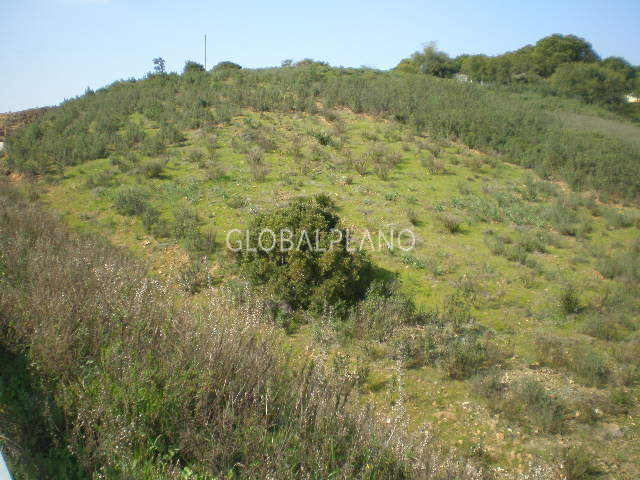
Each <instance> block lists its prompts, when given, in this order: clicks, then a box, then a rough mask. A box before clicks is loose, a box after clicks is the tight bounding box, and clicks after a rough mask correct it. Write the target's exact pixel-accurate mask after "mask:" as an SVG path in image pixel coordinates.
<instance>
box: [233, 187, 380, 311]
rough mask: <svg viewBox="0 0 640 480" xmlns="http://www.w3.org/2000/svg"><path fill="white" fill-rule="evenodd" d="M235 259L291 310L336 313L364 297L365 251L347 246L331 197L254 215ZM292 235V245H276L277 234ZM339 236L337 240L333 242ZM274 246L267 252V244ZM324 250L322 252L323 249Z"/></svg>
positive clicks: (298, 201) (368, 275) (368, 272)
mask: <svg viewBox="0 0 640 480" xmlns="http://www.w3.org/2000/svg"><path fill="white" fill-rule="evenodd" d="M267 230H268V231H271V232H273V233H274V235H275V238H273V237H272V236H271V235H264V236H263V237H262V238H261V239H260V243H262V244H263V245H264V246H265V249H261V248H258V249H257V251H256V252H251V251H249V250H247V249H246V248H245V249H243V250H241V251H240V252H239V254H238V259H239V261H240V264H241V265H242V267H243V270H244V271H245V273H246V274H247V275H248V276H249V278H250V279H251V280H252V281H254V282H256V283H258V284H263V285H265V286H266V287H267V289H268V290H269V291H270V292H271V293H273V294H274V295H276V296H277V297H279V298H281V299H283V300H285V301H287V302H288V303H289V304H290V305H291V306H292V307H293V308H298V307H311V308H312V309H315V310H321V309H323V308H324V307H325V306H330V307H332V308H335V309H337V310H339V311H344V308H345V307H347V306H349V305H352V304H354V303H355V302H356V301H358V300H360V299H361V298H363V296H364V294H365V292H366V290H367V287H368V285H369V283H370V282H371V280H372V265H371V263H370V262H369V260H368V259H367V256H366V255H365V254H364V252H359V251H358V252H350V251H348V250H347V247H348V245H347V237H346V235H347V234H346V232H345V231H343V230H341V229H340V219H339V217H338V215H337V214H336V211H335V206H334V205H333V203H332V202H331V200H330V199H329V198H328V197H326V196H323V195H320V196H316V197H313V198H298V199H295V200H293V201H292V202H291V204H289V205H288V206H286V207H283V208H279V209H276V210H274V211H270V212H266V213H261V214H258V215H257V216H255V217H254V218H253V219H252V221H251V224H250V226H249V229H248V244H249V245H246V246H250V247H252V248H256V246H258V245H259V235H261V232H263V231H267ZM283 232H291V233H292V236H291V238H292V242H293V243H292V245H293V246H292V248H291V249H289V250H286V249H282V248H281V236H280V235H281V234H282V233H283ZM339 236H341V237H342V238H341V239H340V240H339V241H337V239H338V238H339ZM272 245H273V248H272V249H271V250H270V251H266V249H267V248H268V247H269V246H272ZM323 250H326V251H323Z"/></svg>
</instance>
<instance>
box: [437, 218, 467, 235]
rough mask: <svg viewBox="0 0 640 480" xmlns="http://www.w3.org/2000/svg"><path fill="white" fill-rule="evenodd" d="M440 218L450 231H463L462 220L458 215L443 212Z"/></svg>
mask: <svg viewBox="0 0 640 480" xmlns="http://www.w3.org/2000/svg"><path fill="white" fill-rule="evenodd" d="M439 218H440V221H441V222H442V225H444V228H446V230H447V231H448V232H449V233H459V232H461V231H462V220H461V219H460V217H458V216H457V215H453V214H451V213H442V214H440V215H439Z"/></svg>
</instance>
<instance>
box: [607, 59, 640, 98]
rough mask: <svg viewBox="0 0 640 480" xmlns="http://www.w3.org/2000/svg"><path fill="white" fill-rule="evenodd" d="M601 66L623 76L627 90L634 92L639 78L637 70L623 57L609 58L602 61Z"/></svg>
mask: <svg viewBox="0 0 640 480" xmlns="http://www.w3.org/2000/svg"><path fill="white" fill-rule="evenodd" d="M601 65H602V66H603V67H605V68H608V69H609V70H613V71H614V72H618V73H619V74H621V75H622V76H623V77H624V78H625V81H626V88H627V90H628V91H633V89H634V86H635V79H636V77H637V73H636V69H635V68H633V65H631V64H630V63H629V62H627V61H626V60H625V59H624V58H621V57H607V58H605V59H604V60H602V63H601Z"/></svg>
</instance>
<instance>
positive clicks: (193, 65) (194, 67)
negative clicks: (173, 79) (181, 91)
mask: <svg viewBox="0 0 640 480" xmlns="http://www.w3.org/2000/svg"><path fill="white" fill-rule="evenodd" d="M192 72H204V66H203V65H202V64H200V63H198V62H194V61H193V60H187V61H186V62H185V64H184V70H183V73H192Z"/></svg>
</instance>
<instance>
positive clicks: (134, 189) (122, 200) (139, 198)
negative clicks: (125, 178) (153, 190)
mask: <svg viewBox="0 0 640 480" xmlns="http://www.w3.org/2000/svg"><path fill="white" fill-rule="evenodd" d="M149 198H150V193H149V191H148V190H147V189H146V188H143V187H141V186H139V185H125V186H122V187H120V188H119V189H118V190H116V192H115V193H114V198H113V204H114V207H115V209H116V211H117V212H118V213H120V214H122V215H140V214H142V213H143V212H144V211H145V210H146V209H147V206H148V204H149Z"/></svg>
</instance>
